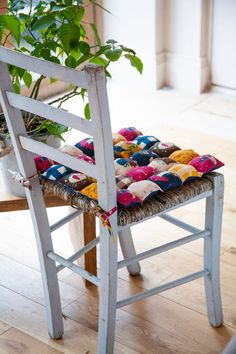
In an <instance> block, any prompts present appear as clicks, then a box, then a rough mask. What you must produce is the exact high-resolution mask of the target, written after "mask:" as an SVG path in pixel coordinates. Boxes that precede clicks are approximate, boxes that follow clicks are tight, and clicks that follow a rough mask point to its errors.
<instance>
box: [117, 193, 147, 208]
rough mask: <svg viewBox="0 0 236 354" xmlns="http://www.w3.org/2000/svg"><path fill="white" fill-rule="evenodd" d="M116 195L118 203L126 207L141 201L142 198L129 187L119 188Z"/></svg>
mask: <svg viewBox="0 0 236 354" xmlns="http://www.w3.org/2000/svg"><path fill="white" fill-rule="evenodd" d="M116 197H117V203H118V204H120V205H121V206H122V207H125V208H130V207H132V206H134V205H137V204H139V203H141V199H139V198H138V197H136V196H135V195H134V194H133V193H132V192H131V191H129V190H127V189H117V192H116Z"/></svg>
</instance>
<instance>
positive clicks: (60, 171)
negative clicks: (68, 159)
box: [42, 164, 74, 181]
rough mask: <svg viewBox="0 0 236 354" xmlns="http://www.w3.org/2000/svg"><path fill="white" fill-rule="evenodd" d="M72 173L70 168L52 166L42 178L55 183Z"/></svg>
mask: <svg viewBox="0 0 236 354" xmlns="http://www.w3.org/2000/svg"><path fill="white" fill-rule="evenodd" d="M72 172H74V171H73V170H72V169H71V168H69V167H66V166H64V165H61V164H59V165H53V166H51V167H49V168H48V169H47V170H46V171H45V172H44V173H43V174H42V177H44V178H46V179H50V180H52V181H56V180H58V179H60V178H62V177H65V176H66V175H68V174H70V173H72Z"/></svg>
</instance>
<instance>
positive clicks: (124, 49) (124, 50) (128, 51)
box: [120, 45, 136, 55]
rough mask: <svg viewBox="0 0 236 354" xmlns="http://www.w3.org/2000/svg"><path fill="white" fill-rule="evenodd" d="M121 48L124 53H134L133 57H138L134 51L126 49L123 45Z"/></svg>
mask: <svg viewBox="0 0 236 354" xmlns="http://www.w3.org/2000/svg"><path fill="white" fill-rule="evenodd" d="M120 47H121V49H122V51H123V52H126V53H132V54H133V55H136V52H135V51H134V50H133V49H131V48H127V47H124V46H123V45H120Z"/></svg>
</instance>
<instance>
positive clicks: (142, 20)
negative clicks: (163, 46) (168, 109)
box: [103, 0, 156, 89]
mask: <svg viewBox="0 0 236 354" xmlns="http://www.w3.org/2000/svg"><path fill="white" fill-rule="evenodd" d="M103 6H104V7H105V8H106V9H108V10H109V11H110V12H111V13H112V15H109V14H107V13H104V16H103V25H104V39H105V40H107V39H109V38H113V39H116V40H118V41H119V42H120V43H121V44H123V45H125V46H127V47H131V48H132V49H134V50H135V51H136V52H137V55H138V56H139V57H140V58H141V59H142V61H143V63H144V71H143V75H142V76H141V75H140V74H139V73H138V72H136V71H135V70H134V69H133V68H130V64H129V63H128V61H127V60H125V59H122V61H121V62H118V63H114V64H113V65H112V67H113V68H112V70H111V72H112V75H113V81H114V82H117V83H120V84H123V85H124V83H125V84H126V85H127V86H134V87H137V86H138V85H141V86H143V87H148V88H153V89H155V87H156V59H155V32H156V30H155V0H148V1H141V0H129V1H127V0H103Z"/></svg>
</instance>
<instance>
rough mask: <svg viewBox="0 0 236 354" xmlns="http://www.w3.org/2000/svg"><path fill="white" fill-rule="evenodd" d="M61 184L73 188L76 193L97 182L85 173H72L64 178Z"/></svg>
mask: <svg viewBox="0 0 236 354" xmlns="http://www.w3.org/2000/svg"><path fill="white" fill-rule="evenodd" d="M59 182H60V183H62V184H66V185H67V186H68V187H70V188H73V189H74V190H76V191H81V190H82V189H84V188H85V187H87V186H89V185H90V184H91V183H93V182H95V180H94V179H93V178H92V177H89V176H87V175H85V174H84V173H71V174H69V175H66V176H65V177H62V178H61V179H60V180H59Z"/></svg>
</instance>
